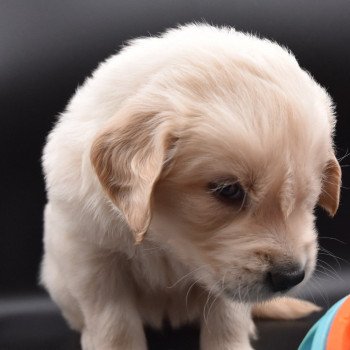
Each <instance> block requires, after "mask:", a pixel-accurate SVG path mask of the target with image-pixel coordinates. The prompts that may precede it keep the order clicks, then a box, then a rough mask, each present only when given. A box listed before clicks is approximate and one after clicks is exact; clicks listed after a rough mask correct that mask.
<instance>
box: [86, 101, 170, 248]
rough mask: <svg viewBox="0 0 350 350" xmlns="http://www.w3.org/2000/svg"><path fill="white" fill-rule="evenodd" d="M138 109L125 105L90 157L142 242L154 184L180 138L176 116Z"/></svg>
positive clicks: (136, 239) (106, 189)
mask: <svg viewBox="0 0 350 350" xmlns="http://www.w3.org/2000/svg"><path fill="white" fill-rule="evenodd" d="M139 107H140V106H139ZM137 108H138V107H136V108H135V107H124V108H122V110H120V111H119V112H118V113H117V115H116V116H114V117H113V118H112V119H111V120H110V121H109V122H108V124H107V125H106V127H105V128H104V129H103V130H102V131H101V132H100V133H99V134H98V135H97V137H96V138H95V140H94V142H93V144H92V148H91V153H90V158H91V162H92V164H93V166H94V168H95V171H96V173H97V176H98V178H99V181H100V183H101V184H102V186H103V188H104V190H105V191H106V193H107V195H108V196H109V198H110V199H111V201H112V202H113V203H114V204H115V205H116V206H117V208H119V209H120V210H121V211H122V213H123V214H124V217H125V219H126V222H127V223H128V225H129V227H130V228H131V230H132V231H133V232H134V234H135V242H136V243H140V242H141V241H142V239H143V236H144V234H145V233H146V231H147V229H148V226H149V223H150V220H151V205H152V192H153V188H154V185H155V183H156V181H157V179H158V178H159V176H160V174H161V172H162V168H163V164H164V163H165V161H168V158H167V156H168V150H169V149H170V148H171V147H172V145H173V143H174V140H175V139H176V138H175V136H174V133H175V130H174V129H175V122H174V117H173V116H171V115H167V114H166V113H157V112H155V111H152V110H147V108H144V109H143V111H140V110H137Z"/></svg>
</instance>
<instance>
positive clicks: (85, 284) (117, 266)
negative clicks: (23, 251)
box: [72, 253, 147, 350]
mask: <svg viewBox="0 0 350 350" xmlns="http://www.w3.org/2000/svg"><path fill="white" fill-rule="evenodd" d="M100 254H101V256H99V254H95V256H94V258H91V256H92V255H90V259H88V258H85V259H83V261H84V262H85V263H84V266H82V265H79V264H78V261H76V262H77V263H76V264H75V265H74V266H75V268H76V270H75V275H76V278H75V279H74V281H73V282H72V283H74V285H72V287H74V291H75V293H76V299H77V300H78V302H79V307H80V310H81V311H82V314H83V317H84V327H83V329H82V337H81V345H82V348H83V350H146V349H147V345H146V338H145V335H144V330H143V324H142V320H141V316H140V315H139V312H138V310H137V306H136V300H135V299H136V296H135V294H134V289H133V285H132V283H131V282H130V281H129V278H128V276H126V273H127V271H125V269H123V266H122V263H121V262H118V261H114V260H113V258H112V257H111V256H108V255H107V256H106V257H104V256H103V254H102V253H100ZM78 260H79V259H78Z"/></svg>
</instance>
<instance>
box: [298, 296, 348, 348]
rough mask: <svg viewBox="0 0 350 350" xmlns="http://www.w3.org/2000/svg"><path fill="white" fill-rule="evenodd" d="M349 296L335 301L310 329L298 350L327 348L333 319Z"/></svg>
mask: <svg viewBox="0 0 350 350" xmlns="http://www.w3.org/2000/svg"><path fill="white" fill-rule="evenodd" d="M345 299H347V296H346V297H345V298H343V299H341V300H339V301H338V302H337V303H335V304H334V305H333V306H332V307H331V308H330V309H329V310H328V311H327V312H326V313H325V314H324V315H323V317H321V318H320V319H319V320H318V321H317V322H316V323H315V324H314V325H313V327H312V328H311V329H310V330H309V332H308V333H307V335H306V337H305V338H304V340H303V341H302V343H301V344H300V346H299V348H298V350H326V346H327V338H328V333H329V330H330V328H331V325H332V322H333V319H334V317H335V315H336V313H337V311H338V309H339V308H340V307H341V305H342V304H343V303H344V301H345Z"/></svg>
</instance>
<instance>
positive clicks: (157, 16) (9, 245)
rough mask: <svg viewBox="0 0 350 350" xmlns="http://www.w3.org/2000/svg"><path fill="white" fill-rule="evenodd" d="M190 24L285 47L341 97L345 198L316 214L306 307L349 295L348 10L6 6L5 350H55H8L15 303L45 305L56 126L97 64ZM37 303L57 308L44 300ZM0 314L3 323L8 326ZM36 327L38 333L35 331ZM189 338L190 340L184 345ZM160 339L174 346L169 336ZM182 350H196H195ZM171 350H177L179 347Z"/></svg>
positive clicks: (1, 14) (85, 2) (0, 124)
mask: <svg viewBox="0 0 350 350" xmlns="http://www.w3.org/2000/svg"><path fill="white" fill-rule="evenodd" d="M191 21H206V22H208V23H211V24H216V25H230V26H233V27H235V28H236V29H237V30H242V31H246V32H250V33H254V34H258V35H260V36H262V37H267V38H269V39H273V40H275V41H277V42H278V43H279V44H282V45H284V46H287V47H288V48H289V49H290V50H291V51H292V52H293V53H294V54H295V56H296V57H297V59H298V61H299V63H300V65H301V66H302V67H303V68H304V69H306V70H308V71H309V72H310V73H311V74H312V75H313V76H314V77H315V79H316V80H317V81H318V82H319V83H320V84H321V85H323V86H324V87H326V89H327V90H328V92H329V93H330V95H331V96H332V97H333V99H334V102H335V105H336V110H337V115H338V125H337V129H336V138H335V141H336V149H337V155H338V158H340V159H341V165H342V169H343V185H344V188H343V190H342V200H341V206H340V209H339V212H338V214H337V215H336V217H335V218H334V219H332V220H331V219H329V218H328V217H327V215H326V214H325V213H324V212H323V211H322V210H318V220H317V226H318V228H319V232H320V244H321V246H322V247H324V249H326V250H322V251H321V254H320V258H321V259H322V260H324V263H321V265H323V266H324V268H323V269H322V268H319V270H320V271H323V274H322V272H320V274H319V275H318V282H317V283H316V284H311V285H310V287H309V290H311V292H310V295H308V296H307V295H306V294H305V295H306V297H308V298H311V297H314V298H316V300H318V298H319V300H321V301H320V303H323V304H325V306H326V307H327V306H329V303H330V302H331V301H332V300H335V299H337V298H339V297H341V296H342V295H343V294H344V293H347V292H349V290H350V277H349V274H350V269H349V263H348V260H350V250H349V233H348V221H349V220H348V219H349V210H350V196H349V191H348V190H347V189H346V187H347V186H350V184H349V168H347V166H348V165H349V164H350V157H348V147H349V131H350V120H349V117H350V69H349V64H350V45H349V43H350V1H348V0H343V1H342V0H333V1H321V0H308V1H307V0H304V1H300V0H282V1H281V0H275V1H274V0H264V1H259V0H255V1H253V0H240V1H236V0H216V1H214V0H212V1H209V0H149V1H145V0H141V1H140V0H138V1H136V0H127V1H126V0H115V1H112V0H99V1H94V0H70V1H68V0H50V1H45V0H30V1H26V0H11V1H10V0H0V111H1V114H0V164H1V167H0V184H1V196H0V201H1V202H0V203H1V204H0V348H1V349H10V350H11V349H31V348H33V349H34V348H35V349H48V347H46V348H45V346H48V345H47V344H49V343H45V344H46V345H39V343H35V344H36V345H29V343H26V342H27V341H29V340H28V336H29V338H30V337H31V335H32V333H30V332H29V331H28V334H27V338H25V337H24V338H23V340H22V342H20V343H18V344H17V345H16V344H15V343H13V342H11V339H12V338H11V337H14V336H12V335H11V334H12V333H11V331H12V328H11V327H10V325H13V327H15V328H16V327H17V324H18V323H16V322H19V321H18V318H17V319H16V317H15V316H13V313H11V312H12V311H13V310H12V309H11V307H12V306H13V305H14V304H11V303H10V302H9V300H10V301H12V302H13V300H15V299H14V298H15V297H18V298H22V299H16V300H17V301H16V302H15V304H16V305H17V309H16V310H17V311H16V312H17V314H16V315H17V316H18V315H19V314H20V312H21V307H20V306H18V305H22V304H20V302H23V303H24V304H23V305H25V303H26V299H25V298H26V297H27V296H29V295H30V296H31V297H33V295H39V296H40V297H42V298H46V297H45V295H43V294H42V292H40V290H38V287H37V277H38V268H39V263H40V258H41V254H42V243H41V241H42V210H43V206H44V204H45V192H44V182H43V178H42V174H41V166H40V157H41V150H42V147H43V145H44V143H45V137H46V135H47V134H48V132H49V130H50V129H51V128H52V126H53V124H54V122H55V120H56V118H57V115H58V114H59V113H60V112H61V111H63V109H64V108H65V105H66V104H67V102H68V100H69V98H70V97H71V96H72V94H73V93H74V91H75V90H76V88H77V87H78V86H79V85H80V84H82V83H83V81H84V79H85V78H86V77H87V76H88V75H89V74H90V73H91V72H92V71H93V70H94V69H95V68H96V66H97V64H98V63H99V62H100V61H101V60H103V59H105V58H106V57H108V56H109V55H111V54H113V53H115V52H117V51H118V49H119V48H120V46H121V45H122V44H123V43H125V41H127V40H129V39H131V38H135V37H138V36H148V35H153V34H157V33H158V32H160V31H162V30H164V29H165V28H168V27H174V26H176V25H178V24H183V23H188V22H191ZM140 64H142V62H140ZM315 128H317V125H315ZM327 251H330V252H332V253H331V254H328V253H327ZM332 254H334V255H335V256H337V258H335V257H331V256H330V255H332ZM329 265H330V266H329ZM333 269H334V270H335V271H334V270H333ZM348 270H349V274H348V272H347V271H348ZM320 290H321V292H322V293H321V294H323V295H322V297H321V296H320ZM37 293H39V294H37ZM332 293H333V294H332ZM38 298H39V297H38ZM322 298H323V300H324V299H326V300H325V302H323V301H322ZM19 300H20V301H19ZM28 300H29V299H28ZM36 300H37V299H36ZM40 300H44V301H43V303H46V304H45V305H46V306H47V305H49V304H47V303H49V302H48V301H47V299H40ZM40 302H41V301H40ZM6 305H7V306H6ZM26 305H27V304H26ZM40 305H41V304H40ZM1 306H2V307H3V308H5V309H6V310H7V313H5V314H4V313H3V314H1ZM47 307H48V309H47V310H49V311H50V312H52V313H53V314H54V316H52V317H56V319H55V320H58V321H57V322H58V323H55V324H56V326H55V327H58V328H59V329H60V330H61V331H62V334H65V336H67V334H70V333H69V332H68V330H67V329H66V328H65V326H64V323H63V322H62V321H61V320H60V319H59V316H58V315H59V314H58V312H57V310H56V309H54V306H52V305H51V306H47ZM5 309H3V310H5ZM29 309H30V310H32V309H31V308H30V307H29ZM11 310H12V311H11ZM4 315H5V316H4ZM9 315H10V316H9ZM11 317H12V318H11ZM28 320H33V322H34V323H35V321H34V319H28ZM35 320H37V322H38V323H37V327H39V328H40V327H43V323H40V320H39V321H38V319H35ZM45 320H47V321H48V320H52V318H47V319H45ZM10 321H11V322H12V323H11V322H10ZM60 327H61V328H60ZM262 327H265V326H264V325H263V326H262ZM271 327H274V326H273V325H272V326H271ZM287 327H289V328H290V327H294V329H295V327H297V328H298V327H299V328H300V329H299V328H298V329H299V331H300V332H301V333H300V334H301V335H298V337H299V338H300V337H302V334H304V333H305V332H306V330H307V324H302V326H301V324H300V323H299V324H298V325H297V326H295V325H294V326H287ZM15 328H13V329H15ZM262 329H264V328H262ZM9 332H10V333H9ZM303 332H304V333H303ZM9 334H10V335H11V336H10V335H9ZM13 334H16V333H13ZM50 334H51V333H49V335H47V338H48V339H51V338H50V336H51V335H50ZM190 334H192V333H191V331H188V334H187V333H186V334H185V336H186V337H190ZM19 336H20V335H17V337H19ZM34 336H35V334H34ZM34 336H33V337H34ZM154 336H155V337H156V335H154ZM164 337H165V338H166V339H169V337H171V335H169V334H166V336H164ZM34 338H35V337H34ZM299 338H298V339H299ZM26 339H27V340H26ZM55 339H56V340H55V343H54V344H56V345H55V347H53V346H54V345H53V343H50V344H51V345H50V349H54V348H57V349H59V348H62V349H63V348H65V349H68V348H69V347H68V346H67V345H65V346H66V347H63V345H62V344H63V343H62V341H61V343H60V340H59V339H61V338H59V337H58V336H57V335H56V338H55ZM286 339H287V338H286ZM293 339H294V338H293ZM1 341H3V342H1ZM32 341H34V340H33V339H32ZM172 341H173V342H175V340H172ZM19 344H20V345H19ZM25 344H26V345H25ZM42 344H44V343H42ZM154 344H155V343H154ZM187 344H192V343H187ZM193 344H195V343H193ZM266 344H268V341H265V345H259V346H261V347H260V348H261V349H268V347H266V346H268V345H266ZM1 345H3V347H1ZM16 346H17V347H16ZM31 346H33V347H31ZM60 346H62V347H60ZM75 346H78V345H75ZM186 346H188V347H186ZM186 346H185V347H184V346H183V345H182V348H183V349H187V348H188V349H195V346H196V345H186ZM263 346H265V347H263ZM72 348H74V349H75V348H78V347H74V346H73V347H72ZM153 348H156V345H154V347H153ZM169 349H170V347H169ZM172 349H177V348H176V346H175V345H174V347H172ZM284 349H287V347H284Z"/></svg>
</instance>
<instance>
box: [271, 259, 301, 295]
mask: <svg viewBox="0 0 350 350" xmlns="http://www.w3.org/2000/svg"><path fill="white" fill-rule="evenodd" d="M304 277H305V270H304V269H301V268H300V266H298V265H290V266H275V267H273V269H272V270H270V271H269V272H268V273H267V275H266V284H267V285H268V286H269V288H270V289H271V290H272V291H273V292H274V293H276V292H286V291H288V290H289V289H291V288H292V287H294V286H296V285H297V284H299V283H301V282H302V281H303V279H304Z"/></svg>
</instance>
